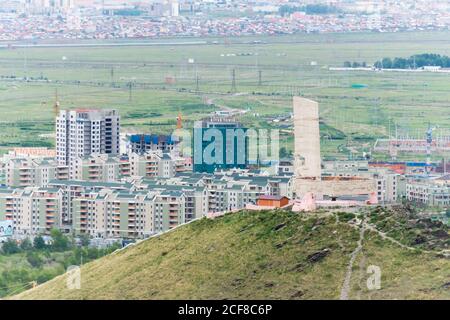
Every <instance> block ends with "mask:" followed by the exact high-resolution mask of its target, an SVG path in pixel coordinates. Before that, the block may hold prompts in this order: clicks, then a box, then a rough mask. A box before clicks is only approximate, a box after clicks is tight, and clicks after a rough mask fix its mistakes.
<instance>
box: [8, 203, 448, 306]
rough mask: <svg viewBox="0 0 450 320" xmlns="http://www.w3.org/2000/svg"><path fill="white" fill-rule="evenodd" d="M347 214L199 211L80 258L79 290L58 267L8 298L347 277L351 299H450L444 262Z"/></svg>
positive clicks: (303, 288) (211, 289)
mask: <svg viewBox="0 0 450 320" xmlns="http://www.w3.org/2000/svg"><path fill="white" fill-rule="evenodd" d="M362 216H363V215H361V217H362ZM353 217H354V216H353V214H343V213H339V214H338V213H326V212H318V213H316V214H315V215H299V214H295V213H291V212H285V211H273V212H256V213H255V212H245V211H243V212H239V213H235V214H229V215H226V216H224V217H221V218H218V219H215V220H208V219H202V220H200V221H196V222H194V223H191V224H189V225H186V226H183V227H181V228H179V229H177V230H175V231H174V232H171V233H167V234H165V235H162V236H161V237H158V238H152V239H149V240H147V241H143V242H141V243H140V244H138V245H136V246H134V247H131V248H128V249H125V250H122V251H119V252H117V253H114V254H112V255H109V256H106V257H104V258H101V259H99V260H96V261H94V262H91V263H88V264H86V265H84V266H83V267H82V273H81V289H79V290H69V289H67V287H66V276H65V275H63V276H60V277H57V278H55V279H53V280H51V281H49V282H47V283H45V284H43V285H40V286H38V287H37V288H35V289H33V290H30V291H27V292H24V293H22V294H20V295H18V296H15V297H14V298H18V299H268V298H273V299H320V298H325V299H339V297H340V296H341V294H342V292H341V291H342V288H343V283H344V279H345V278H346V277H347V278H349V280H350V282H349V286H348V290H347V292H346V295H347V296H348V298H349V299H357V298H371V297H376V298H409V299H411V298H423V299H429V298H447V299H449V298H450V290H449V289H448V281H449V277H450V271H449V270H450V260H448V259H446V258H444V257H442V256H441V255H438V254H435V253H432V252H426V251H425V249H423V250H416V249H414V250H411V249H408V248H407V247H406V246H407V244H405V247H402V246H401V245H402V244H401V243H400V242H399V243H398V244H397V243H395V242H393V241H390V240H388V239H383V238H382V237H381V235H380V234H379V233H378V232H377V231H375V230H369V229H367V230H365V231H364V232H361V228H360V227H359V226H358V225H357V223H356V222H355V221H358V220H355V219H353ZM405 221H406V219H405ZM378 222H379V221H378ZM361 225H363V224H361ZM358 240H361V244H362V248H361V251H355V249H356V248H357V247H358ZM442 245H444V246H445V245H446V244H445V243H443V244H442ZM355 252H359V254H355ZM352 253H353V255H355V259H354V261H355V262H354V264H353V266H351V267H350V268H349V270H351V271H352V272H350V273H349V271H348V270H347V269H348V266H349V262H350V258H351V256H352ZM369 265H377V266H379V267H380V268H381V271H382V277H381V290H377V291H375V292H374V291H368V290H367V289H365V286H364V284H365V282H366V279H367V273H366V272H365V271H366V268H367V266H369ZM446 283H447V285H446Z"/></svg>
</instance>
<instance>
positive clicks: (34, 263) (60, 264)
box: [0, 229, 120, 297]
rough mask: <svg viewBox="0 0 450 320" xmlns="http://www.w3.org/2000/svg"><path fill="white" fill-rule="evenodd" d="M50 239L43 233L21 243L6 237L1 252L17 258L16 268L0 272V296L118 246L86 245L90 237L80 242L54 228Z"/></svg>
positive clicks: (85, 237)
mask: <svg viewBox="0 0 450 320" xmlns="http://www.w3.org/2000/svg"><path fill="white" fill-rule="evenodd" d="M50 235H51V242H46V241H45V239H44V238H43V237H42V236H36V237H35V238H34V239H33V240H30V239H24V240H23V241H22V242H21V243H20V244H18V243H17V242H16V241H15V240H12V239H9V240H7V241H6V242H5V243H3V245H2V247H1V251H0V253H1V254H2V255H3V256H4V257H3V258H4V259H9V258H8V257H11V261H20V262H19V263H18V264H17V266H16V267H14V268H12V269H11V268H8V269H5V270H2V271H1V272H0V297H4V296H7V295H11V294H17V293H19V292H21V291H24V290H26V289H29V288H30V283H31V282H36V283H37V284H40V283H43V282H46V281H48V280H50V279H52V278H54V277H56V276H57V275H60V274H62V273H64V272H65V270H67V268H68V267H69V266H71V265H81V264H83V263H86V262H89V261H92V260H94V259H98V258H100V257H103V256H105V255H107V254H109V253H111V252H113V251H115V250H116V249H118V248H119V247H120V245H119V244H116V245H113V246H110V247H108V248H104V249H98V248H93V247H89V237H88V236H87V235H83V236H81V237H80V240H81V241H80V243H79V244H78V245H77V244H75V243H74V241H73V238H71V237H68V236H66V235H64V234H63V233H62V232H61V231H59V230H57V229H53V230H51V233H50Z"/></svg>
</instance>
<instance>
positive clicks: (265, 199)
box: [256, 195, 289, 208]
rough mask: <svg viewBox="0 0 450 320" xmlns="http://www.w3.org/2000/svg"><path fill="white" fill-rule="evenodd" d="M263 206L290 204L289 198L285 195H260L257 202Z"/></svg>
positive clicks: (278, 206) (277, 206) (276, 206)
mask: <svg viewBox="0 0 450 320" xmlns="http://www.w3.org/2000/svg"><path fill="white" fill-rule="evenodd" d="M256 204H257V205H258V206H261V207H275V208H282V207H284V206H287V205H288V204H289V198H288V197H284V196H267V195H262V196H259V198H258V200H257V203H256Z"/></svg>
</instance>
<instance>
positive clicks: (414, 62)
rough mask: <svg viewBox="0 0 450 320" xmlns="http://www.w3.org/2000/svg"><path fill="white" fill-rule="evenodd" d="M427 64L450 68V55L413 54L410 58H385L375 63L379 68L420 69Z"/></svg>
mask: <svg viewBox="0 0 450 320" xmlns="http://www.w3.org/2000/svg"><path fill="white" fill-rule="evenodd" d="M426 66H439V67H442V68H450V57H448V56H445V55H440V54H434V53H423V54H416V55H412V56H410V57H409V58H400V57H396V58H394V59H391V58H383V59H381V60H379V61H377V62H375V63H374V67H375V68H378V69H420V68H423V67H426Z"/></svg>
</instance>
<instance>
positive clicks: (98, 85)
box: [0, 32, 450, 159]
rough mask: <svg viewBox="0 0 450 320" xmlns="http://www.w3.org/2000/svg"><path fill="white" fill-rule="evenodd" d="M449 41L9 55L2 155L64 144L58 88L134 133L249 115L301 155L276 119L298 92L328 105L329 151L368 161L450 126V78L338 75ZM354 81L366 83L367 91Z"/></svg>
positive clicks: (379, 37)
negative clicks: (380, 146)
mask: <svg viewBox="0 0 450 320" xmlns="http://www.w3.org/2000/svg"><path fill="white" fill-rule="evenodd" d="M449 35H450V33H447V32H433V33H431V32H423V33H395V34H389V33H368V34H358V33H355V34H334V35H331V34H330V35H319V34H308V35H298V36H277V37H269V36H266V37H243V38H226V39H225V38H221V39H188V40H186V39H168V40H165V41H166V44H157V43H156V41H147V43H146V44H147V45H133V43H132V42H130V41H128V42H126V41H123V42H122V44H127V45H126V46H90V47H72V46H70V47H64V46H63V47H52V48H42V47H35V48H30V47H28V48H23V47H14V46H12V47H10V48H7V49H6V48H4V49H1V50H0V112H1V115H2V117H1V119H0V127H1V130H0V148H1V149H2V150H6V149H7V148H11V147H12V146H21V145H26V146H32V145H35V146H51V145H53V143H54V142H53V138H52V136H51V135H49V134H51V133H52V131H53V118H54V111H53V105H54V101H55V95H56V91H57V92H58V99H59V101H60V103H61V107H62V108H77V107H99V108H117V109H119V110H120V113H121V116H122V125H123V129H124V130H129V131H145V132H166V133H168V132H170V131H171V130H172V129H173V128H174V127H175V124H176V116H177V114H178V113H179V112H181V113H182V115H183V120H184V124H185V127H190V126H191V125H192V121H194V120H197V119H200V118H201V117H203V116H206V115H208V114H209V113H211V112H213V111H215V110H218V109H219V108H220V107H223V106H226V107H230V108H236V109H243V110H246V111H247V112H246V113H245V114H244V115H242V116H241V119H240V120H241V121H242V122H243V123H245V124H246V125H247V126H250V127H254V128H258V127H265V128H280V129H283V131H282V144H281V145H282V146H285V147H286V148H287V149H288V150H291V149H292V147H293V144H292V136H291V133H290V132H289V128H290V123H289V122H283V121H281V122H278V121H277V122H274V121H273V120H274V119H275V118H276V117H278V116H280V115H289V113H290V112H291V99H292V95H303V96H305V97H307V98H311V99H314V100H317V101H319V103H320V107H321V110H320V115H321V121H322V125H323V126H325V127H326V128H328V129H329V130H327V133H322V138H323V139H322V152H323V155H324V156H326V157H341V158H347V157H350V156H360V155H362V152H367V151H370V148H371V147H372V146H373V143H374V142H375V140H376V139H377V138H386V137H387V136H389V134H391V135H393V134H394V132H395V129H396V130H397V132H398V133H399V134H402V135H410V136H414V137H417V136H421V137H423V135H424V134H425V130H426V129H427V127H428V124H429V123H430V124H432V125H434V126H438V127H439V130H440V131H439V132H441V131H442V132H444V129H448V128H449V123H450V121H449V118H450V112H449V109H448V101H449V100H450V92H449V90H448V89H449V88H450V74H443V73H442V74H441V73H439V74H438V73H425V72H422V73H417V72H374V71H331V70H329V67H341V66H342V65H343V63H344V62H345V61H357V62H366V63H367V64H372V63H374V62H375V61H377V60H379V59H381V58H383V57H391V58H394V57H408V56H410V55H413V54H420V53H426V52H430V53H438V54H446V55H450V40H449V39H450V37H449ZM186 41H199V42H202V43H199V44H197V45H192V44H186V43H185V42H186ZM139 42H143V41H139ZM159 42H163V40H160V41H159ZM90 44H92V42H90ZM101 44H105V43H101ZM233 70H234V74H235V80H234V86H233V80H232V78H233V77H232V74H233ZM24 78H27V80H24ZM355 84H356V85H364V86H363V87H362V88H359V89H358V88H354V85H355ZM330 132H331V133H330ZM332 132H340V133H343V135H341V134H338V135H335V134H332ZM437 134H438V133H437ZM374 156H375V157H378V158H380V159H382V158H386V156H385V155H374ZM441 156H442V155H435V157H436V158H439V157H441ZM401 157H404V158H414V157H415V156H414V155H401Z"/></svg>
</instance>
